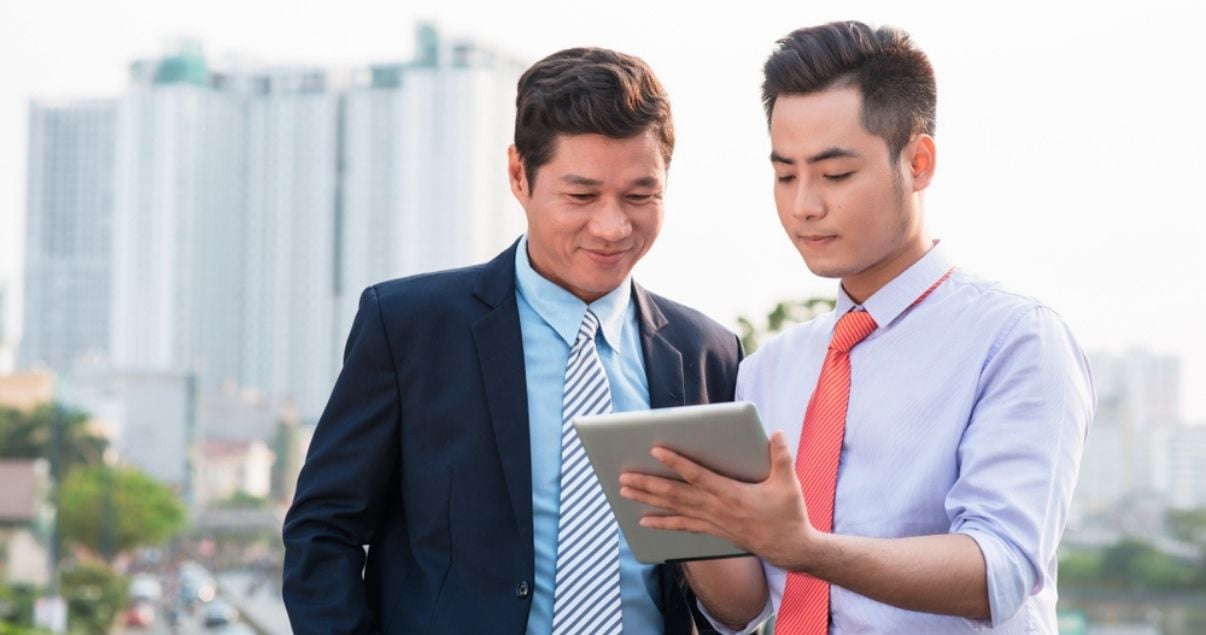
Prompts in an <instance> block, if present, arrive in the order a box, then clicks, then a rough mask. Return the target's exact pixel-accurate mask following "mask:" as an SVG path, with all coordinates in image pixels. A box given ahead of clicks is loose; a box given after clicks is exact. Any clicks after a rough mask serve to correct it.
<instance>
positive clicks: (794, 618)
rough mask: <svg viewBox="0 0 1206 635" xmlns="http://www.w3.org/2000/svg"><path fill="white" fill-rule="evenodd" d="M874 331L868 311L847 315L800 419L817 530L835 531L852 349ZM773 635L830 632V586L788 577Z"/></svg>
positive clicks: (799, 466)
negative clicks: (835, 494)
mask: <svg viewBox="0 0 1206 635" xmlns="http://www.w3.org/2000/svg"><path fill="white" fill-rule="evenodd" d="M874 330H875V320H874V319H873V318H872V317H871V314H870V313H867V312H866V311H851V312H849V313H847V314H846V315H843V316H842V319H840V320H838V323H837V327H836V328H834V329H833V339H832V340H830V342H829V351H828V352H826V353H825V364H824V365H823V366H821V377H820V378H819V379H818V380H817V388H816V390H815V391H813V393H812V401H811V402H810V403H809V404H808V412H807V413H806V414H805V415H804V431H803V433H802V434H801V435H800V450H799V452H797V453H796V477H797V478H799V479H800V485H801V486H802V487H803V489H804V504H805V505H806V506H807V508H808V519H809V520H810V521H811V522H812V526H813V527H816V528H817V530H818V531H823V532H826V533H828V532H830V531H832V530H833V496H834V492H835V490H836V488H837V473H838V460H839V459H840V458H841V455H842V437H843V436H845V433H846V408H847V406H848V405H849V403H850V349H851V348H853V347H854V345H855V344H858V343H859V342H861V341H863V338H865V337H867V336H868V335H870V334H871V332H872V331H874ZM775 632H776V633H780V634H785V633H790V634H792V635H796V634H797V633H798V634H801V635H804V634H807V635H824V634H825V633H828V632H829V583H828V582H825V581H824V580H821V579H820V578H814V577H812V576H810V575H807V574H804V573H795V572H789V573H788V574H787V587H786V588H785V589H784V591H783V601H782V602H780V604H779V617H778V619H777V621H776V622H775Z"/></svg>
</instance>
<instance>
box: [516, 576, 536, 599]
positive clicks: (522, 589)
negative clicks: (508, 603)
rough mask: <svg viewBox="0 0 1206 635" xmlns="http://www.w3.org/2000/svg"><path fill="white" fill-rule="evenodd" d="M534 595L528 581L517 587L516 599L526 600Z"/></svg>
mask: <svg viewBox="0 0 1206 635" xmlns="http://www.w3.org/2000/svg"><path fill="white" fill-rule="evenodd" d="M531 594H532V585H530V584H528V581H527V580H524V581H523V582H520V583H519V584H517V585H515V597H517V598H519V599H521V600H522V599H524V598H526V597H528V596H529V595H531Z"/></svg>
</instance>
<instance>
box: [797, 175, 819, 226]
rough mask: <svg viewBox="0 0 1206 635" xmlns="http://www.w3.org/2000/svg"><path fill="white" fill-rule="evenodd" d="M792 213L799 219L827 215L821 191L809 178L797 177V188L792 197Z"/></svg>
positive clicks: (812, 218)
mask: <svg viewBox="0 0 1206 635" xmlns="http://www.w3.org/2000/svg"><path fill="white" fill-rule="evenodd" d="M791 215H792V216H793V217H795V218H796V219H798V220H814V219H817V218H820V217H822V216H824V215H825V204H824V202H823V201H822V200H821V196H820V192H819V191H818V188H817V187H816V186H814V185H813V184H812V183H809V180H808V179H803V178H801V179H796V188H795V191H794V192H792V197H791Z"/></svg>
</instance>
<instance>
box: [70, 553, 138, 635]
mask: <svg viewBox="0 0 1206 635" xmlns="http://www.w3.org/2000/svg"><path fill="white" fill-rule="evenodd" d="M129 584H130V582H129V580H127V579H126V578H124V577H122V576H120V575H117V574H116V573H115V572H114V571H113V570H112V569H110V568H109V567H107V566H105V565H103V564H97V563H89V564H82V563H81V564H77V565H76V566H75V567H72V568H71V569H68V570H67V571H64V572H63V597H64V598H66V600H67V628H68V630H69V631H70V632H71V633H80V634H87V635H105V634H106V633H109V632H110V631H111V630H112V629H113V623H114V622H115V621H116V620H117V614H118V613H119V612H120V611H121V609H122V608H123V607H124V606H125V605H126V595H127V590H128V588H129Z"/></svg>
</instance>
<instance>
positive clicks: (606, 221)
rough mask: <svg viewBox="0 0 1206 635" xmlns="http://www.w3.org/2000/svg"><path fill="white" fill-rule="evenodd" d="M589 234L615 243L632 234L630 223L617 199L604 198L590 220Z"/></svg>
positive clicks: (622, 205) (626, 213)
mask: <svg viewBox="0 0 1206 635" xmlns="http://www.w3.org/2000/svg"><path fill="white" fill-rule="evenodd" d="M590 229H591V233H592V234H594V235H595V236H596V237H598V238H600V239H602V240H606V241H607V242H617V241H620V240H623V239H625V238H627V237H628V235H629V234H631V233H632V221H631V220H630V219H629V218H628V212H627V211H626V210H625V208H624V202H623V201H622V200H620V199H619V198H617V197H606V198H604V199H603V200H602V201H601V202H600V204H599V206H598V207H596V208H595V213H594V214H593V215H592V216H591V220H590Z"/></svg>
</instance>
